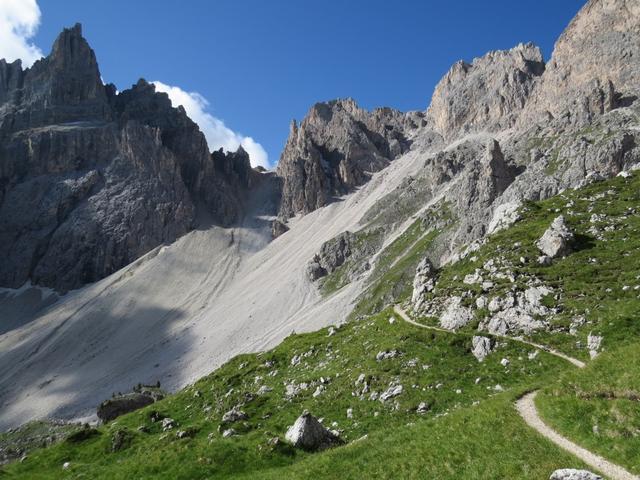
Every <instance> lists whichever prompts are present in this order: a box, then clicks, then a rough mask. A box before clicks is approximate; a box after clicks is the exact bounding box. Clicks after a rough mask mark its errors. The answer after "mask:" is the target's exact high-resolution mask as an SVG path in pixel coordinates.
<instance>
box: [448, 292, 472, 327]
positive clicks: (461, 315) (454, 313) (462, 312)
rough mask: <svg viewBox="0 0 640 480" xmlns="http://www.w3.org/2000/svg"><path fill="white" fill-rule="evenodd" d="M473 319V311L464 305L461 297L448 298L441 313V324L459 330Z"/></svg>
mask: <svg viewBox="0 0 640 480" xmlns="http://www.w3.org/2000/svg"><path fill="white" fill-rule="evenodd" d="M472 320H473V311H472V310H471V308H469V307H465V306H463V305H462V298H461V297H457V296H454V297H451V298H449V299H448V300H447V303H446V305H445V307H444V311H443V313H442V314H441V315H440V326H441V327H442V328H446V329H447V330H457V329H458V328H462V327H464V326H465V325H467V324H468V323H469V322H471V321H472Z"/></svg>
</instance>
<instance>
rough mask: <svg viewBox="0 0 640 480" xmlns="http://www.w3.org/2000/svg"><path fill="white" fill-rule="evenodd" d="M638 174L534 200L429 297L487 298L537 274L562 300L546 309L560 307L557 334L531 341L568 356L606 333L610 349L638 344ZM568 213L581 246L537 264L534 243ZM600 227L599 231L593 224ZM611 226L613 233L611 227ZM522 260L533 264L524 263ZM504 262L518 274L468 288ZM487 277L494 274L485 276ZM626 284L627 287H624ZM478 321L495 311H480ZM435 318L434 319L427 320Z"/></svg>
mask: <svg viewBox="0 0 640 480" xmlns="http://www.w3.org/2000/svg"><path fill="white" fill-rule="evenodd" d="M638 211H640V175H637V174H635V175H634V176H633V177H632V178H630V179H623V178H614V179H612V180H609V181H606V182H598V183H595V184H592V185H590V186H588V187H585V188H583V189H580V190H569V191H566V192H565V193H563V194H562V195H559V196H557V197H554V198H551V199H549V200H546V201H543V202H536V203H534V202H530V203H528V204H527V205H525V206H524V207H523V209H522V212H521V214H522V217H523V220H521V221H519V222H517V223H516V224H515V225H513V226H512V227H511V228H509V229H507V230H504V231H501V232H498V233H496V234H494V235H492V236H491V237H489V239H488V241H487V243H486V245H484V246H483V247H481V248H480V250H478V251H477V252H473V253H471V254H469V255H467V257H466V258H464V259H462V260H460V261H459V262H457V263H455V264H451V265H448V266H446V267H445V268H443V269H442V271H441V272H440V276H439V278H438V283H437V287H436V291H435V293H433V294H431V299H432V300H433V299H437V298H441V299H444V298H446V297H449V296H452V295H467V298H466V299H465V302H466V303H467V304H469V305H475V300H476V299H477V298H478V297H480V296H481V295H485V296H486V297H487V299H488V300H490V299H491V298H493V297H502V296H504V295H506V294H507V293H508V292H510V291H512V289H513V288H515V289H516V290H519V291H522V290H525V289H526V283H527V281H528V280H532V279H538V280H540V281H541V282H542V283H543V284H544V285H546V286H549V287H552V288H553V290H554V294H555V295H558V298H557V299H555V298H553V297H550V298H545V299H544V303H545V305H547V306H555V307H557V308H558V309H559V310H560V311H559V312H558V313H557V314H556V315H552V316H551V317H550V318H548V320H549V321H550V325H551V330H552V331H551V332H549V331H540V332H539V333H536V334H534V335H532V336H531V339H532V340H534V341H536V342H539V343H543V344H548V345H550V346H553V347H555V348H558V349H559V350H561V351H564V352H565V353H567V354H569V355H572V356H576V357H580V358H583V359H588V352H587V350H586V339H587V335H588V334H589V333H590V332H593V333H597V334H600V335H603V336H604V339H605V340H604V344H603V346H604V348H607V346H608V345H613V344H616V345H618V344H624V343H628V342H634V341H637V339H638V337H639V336H640V322H639V321H637V313H638V312H640V299H639V298H638V296H639V294H640V291H639V290H635V289H634V287H635V286H637V285H639V284H640V216H639V215H638V214H637V212H638ZM560 214H562V215H564V216H565V219H566V220H567V222H568V223H569V225H570V227H571V228H572V229H573V230H574V232H575V234H576V243H575V246H574V248H575V251H574V252H573V253H572V254H570V255H568V256H567V257H566V258H564V259H557V260H554V262H553V264H552V265H551V266H549V267H544V266H540V265H538V263H537V262H536V258H537V257H538V256H539V255H540V252H539V251H538V249H537V247H536V246H535V243H536V241H537V240H538V239H539V238H540V237H541V236H542V234H543V233H544V231H545V230H546V228H548V226H549V225H550V224H551V222H552V221H553V219H554V218H555V217H557V216H558V215H560ZM594 214H595V215H603V216H604V217H603V218H605V220H604V221H597V222H595V223H592V222H591V221H590V220H591V217H592V215H594ZM594 226H595V227H596V228H598V230H599V233H598V234H597V235H594V233H593V231H592V230H591V228H592V227H594ZM605 228H608V230H605ZM520 257H524V258H525V259H526V260H527V261H526V263H525V264H521V263H520ZM490 259H493V260H494V261H498V260H501V261H500V265H499V267H500V270H501V271H503V272H508V273H512V274H514V276H515V282H511V281H510V279H498V280H495V285H494V287H493V288H492V289H490V290H489V291H488V292H486V293H483V292H482V289H481V287H480V286H479V285H465V284H464V283H463V282H462V279H463V278H464V277H465V275H467V274H471V273H473V272H474V271H475V270H476V269H482V267H483V265H484V264H485V262H487V261H488V260H490ZM484 277H485V278H486V277H488V275H487V274H486V273H485V274H484ZM624 286H626V287H627V288H626V289H624V290H623V287H624ZM476 313H477V315H478V317H479V320H481V319H482V318H485V317H486V316H487V315H489V312H488V311H487V310H478V311H477V312H476ZM579 317H584V319H585V322H584V324H582V325H581V326H578V327H577V328H576V332H575V335H572V334H571V333H570V331H569V330H570V329H569V326H570V325H571V323H572V322H573V321H574V320H575V319H577V318H579ZM424 321H425V322H429V321H431V322H433V319H424Z"/></svg>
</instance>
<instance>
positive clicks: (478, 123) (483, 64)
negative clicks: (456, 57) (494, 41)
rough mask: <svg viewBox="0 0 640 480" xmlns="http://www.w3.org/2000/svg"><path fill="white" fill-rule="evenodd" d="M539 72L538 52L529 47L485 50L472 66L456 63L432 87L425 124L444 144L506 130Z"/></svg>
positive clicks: (530, 45) (520, 46)
mask: <svg viewBox="0 0 640 480" xmlns="http://www.w3.org/2000/svg"><path fill="white" fill-rule="evenodd" d="M543 72H544V62H543V58H542V53H541V51H540V49H539V48H538V47H536V46H535V45H533V44H530V43H529V44H520V45H518V46H516V47H514V48H512V49H511V50H505V51H494V52H489V53H487V54H486V55H484V56H483V57H480V58H476V59H474V60H473V62H472V63H466V62H464V61H459V62H457V63H455V64H454V65H453V67H451V69H450V70H449V72H448V73H447V74H446V75H445V76H444V77H443V78H442V80H440V82H439V83H438V85H437V86H436V88H435V91H434V93H433V97H432V99H431V104H430V106H429V109H428V110H427V118H428V121H429V123H430V125H433V127H434V128H435V130H436V131H437V132H438V133H440V134H441V135H442V136H443V137H445V138H446V139H448V140H451V139H454V138H456V137H459V136H462V135H465V134H469V133H474V132H496V131H500V130H503V129H506V128H509V127H511V126H513V125H514V124H515V121H516V119H517V117H518V113H519V112H520V111H521V110H522V109H523V108H524V106H525V104H526V102H527V99H528V98H529V95H530V94H531V91H532V89H533V86H534V82H535V81H536V79H537V78H538V77H539V76H540V75H542V73H543Z"/></svg>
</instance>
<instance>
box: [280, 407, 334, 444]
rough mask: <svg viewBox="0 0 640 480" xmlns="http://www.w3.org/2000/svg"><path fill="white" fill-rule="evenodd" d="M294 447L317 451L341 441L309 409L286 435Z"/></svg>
mask: <svg viewBox="0 0 640 480" xmlns="http://www.w3.org/2000/svg"><path fill="white" fill-rule="evenodd" d="M285 438H286V439H287V441H289V442H290V443H291V444H292V445H293V446H294V447H296V448H302V449H304V450H310V451H316V450H323V449H325V448H329V447H331V446H333V445H337V444H339V443H341V441H340V438H339V437H338V436H337V435H336V434H335V433H333V432H331V431H330V430H328V429H326V428H325V427H323V426H322V424H321V423H320V422H319V421H318V420H317V419H316V418H315V417H314V416H313V415H311V414H310V413H309V412H308V411H306V410H305V411H304V412H303V413H302V415H300V416H299V417H298V419H297V420H296V421H295V423H294V424H293V425H291V426H290V427H289V429H288V430H287V433H286V435H285Z"/></svg>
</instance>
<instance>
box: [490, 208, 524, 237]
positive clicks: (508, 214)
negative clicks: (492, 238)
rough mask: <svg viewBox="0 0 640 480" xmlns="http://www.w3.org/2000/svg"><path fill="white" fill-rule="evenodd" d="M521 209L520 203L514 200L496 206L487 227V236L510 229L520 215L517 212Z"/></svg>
mask: <svg viewBox="0 0 640 480" xmlns="http://www.w3.org/2000/svg"><path fill="white" fill-rule="evenodd" d="M521 207H522V202H520V201H518V200H515V201H511V202H507V203H503V204H502V205H498V206H497V207H496V208H495V210H494V212H493V217H492V218H491V221H490V222H489V225H488V227H487V234H492V233H496V232H499V231H500V230H504V229H505V228H508V227H510V226H511V225H513V224H514V223H516V222H517V221H518V220H520V218H521V215H520V213H519V212H518V210H519V209H520V208H521Z"/></svg>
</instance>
